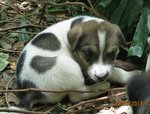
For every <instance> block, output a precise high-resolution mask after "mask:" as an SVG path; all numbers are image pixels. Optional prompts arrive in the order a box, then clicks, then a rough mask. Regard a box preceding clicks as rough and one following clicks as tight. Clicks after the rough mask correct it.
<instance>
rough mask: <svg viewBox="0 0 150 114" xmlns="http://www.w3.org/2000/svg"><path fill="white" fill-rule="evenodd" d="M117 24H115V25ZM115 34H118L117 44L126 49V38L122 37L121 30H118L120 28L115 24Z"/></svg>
mask: <svg viewBox="0 0 150 114" xmlns="http://www.w3.org/2000/svg"><path fill="white" fill-rule="evenodd" d="M116 26H117V25H116ZM117 36H118V38H119V44H120V46H121V47H122V48H123V49H125V50H127V49H128V47H127V42H126V40H125V38H124V35H123V34H122V32H121V30H120V28H119V27H118V26H117Z"/></svg>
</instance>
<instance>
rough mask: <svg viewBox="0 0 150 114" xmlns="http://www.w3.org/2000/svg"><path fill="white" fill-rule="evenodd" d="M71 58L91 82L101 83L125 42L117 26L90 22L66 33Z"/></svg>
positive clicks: (82, 23)
mask: <svg viewBox="0 0 150 114" xmlns="http://www.w3.org/2000/svg"><path fill="white" fill-rule="evenodd" d="M68 41H69V43H70V47H71V50H72V53H73V57H74V58H75V60H76V61H77V62H78V63H79V64H80V66H81V69H82V70H83V71H84V72H87V74H88V75H89V77H90V78H91V79H92V80H93V81H95V82H96V81H103V80H104V79H106V78H107V77H108V75H109V73H110V71H111V68H112V66H113V63H114V60H115V59H116V57H117V54H118V52H119V47H120V46H122V47H126V41H125V39H124V37H123V35H122V33H121V31H120V29H119V27H118V26H117V25H114V24H111V23H109V22H106V21H103V22H97V21H95V20H90V21H87V22H81V23H79V24H77V25H75V26H74V27H72V28H71V30H70V31H69V32H68Z"/></svg>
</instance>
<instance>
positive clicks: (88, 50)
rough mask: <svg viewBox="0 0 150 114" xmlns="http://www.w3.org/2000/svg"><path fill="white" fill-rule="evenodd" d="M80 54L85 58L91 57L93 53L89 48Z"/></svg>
mask: <svg viewBox="0 0 150 114" xmlns="http://www.w3.org/2000/svg"><path fill="white" fill-rule="evenodd" d="M82 52H83V54H84V55H85V56H92V55H93V51H92V50H91V49H90V48H86V49H83V50H82Z"/></svg>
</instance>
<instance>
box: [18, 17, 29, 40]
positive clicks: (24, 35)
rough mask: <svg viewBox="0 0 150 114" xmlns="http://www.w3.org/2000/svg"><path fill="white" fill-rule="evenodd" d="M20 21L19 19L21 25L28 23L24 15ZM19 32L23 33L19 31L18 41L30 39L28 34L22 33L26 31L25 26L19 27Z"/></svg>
mask: <svg viewBox="0 0 150 114" xmlns="http://www.w3.org/2000/svg"><path fill="white" fill-rule="evenodd" d="M20 21H21V25H22V26H24V25H26V24H28V20H27V19H26V18H25V17H22V18H21V20H20ZM20 32H23V33H19V36H18V40H19V41H28V40H29V39H30V37H29V35H28V34H24V33H25V32H27V30H26V28H22V29H20Z"/></svg>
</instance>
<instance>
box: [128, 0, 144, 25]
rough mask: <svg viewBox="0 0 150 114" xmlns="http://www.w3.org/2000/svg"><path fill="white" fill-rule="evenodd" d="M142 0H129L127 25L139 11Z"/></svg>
mask: <svg viewBox="0 0 150 114" xmlns="http://www.w3.org/2000/svg"><path fill="white" fill-rule="evenodd" d="M143 4H144V3H143V0H131V1H130V4H129V5H130V8H131V9H130V11H129V18H128V27H129V26H130V25H131V24H132V22H133V21H134V20H135V18H137V16H138V15H139V13H140V12H141V9H142V6H143Z"/></svg>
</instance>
